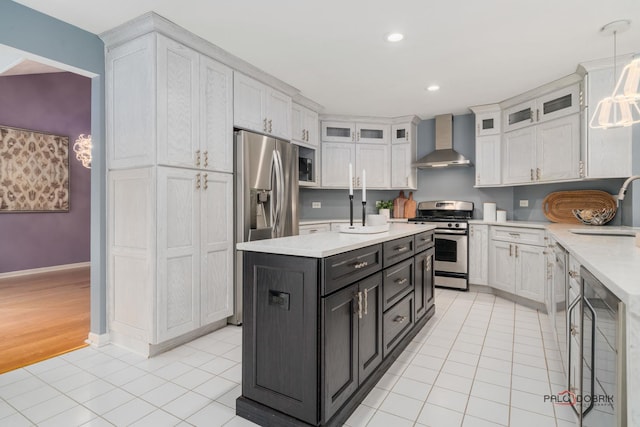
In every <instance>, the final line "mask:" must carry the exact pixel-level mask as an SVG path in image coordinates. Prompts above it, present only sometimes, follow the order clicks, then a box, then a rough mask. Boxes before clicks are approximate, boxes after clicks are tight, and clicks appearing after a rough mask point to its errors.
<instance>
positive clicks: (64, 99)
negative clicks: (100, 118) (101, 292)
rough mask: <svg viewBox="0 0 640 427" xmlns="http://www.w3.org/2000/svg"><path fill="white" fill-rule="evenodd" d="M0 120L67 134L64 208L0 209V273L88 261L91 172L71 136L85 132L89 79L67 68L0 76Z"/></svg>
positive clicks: (87, 128) (88, 129)
mask: <svg viewBox="0 0 640 427" xmlns="http://www.w3.org/2000/svg"><path fill="white" fill-rule="evenodd" d="M0 124H1V125H5V126H12V127H18V128H23V129H30V130H36V131H41V132H47V133H53V134H56V135H63V136H68V137H69V151H70V157H69V169H70V175H71V180H70V183H69V189H70V200H69V212H59V213H0V273H4V272H7V271H17V270H28V269H32V268H40V267H49V266H54V265H62V264H72V263H78V262H88V261H89V247H90V246H89V243H90V236H89V231H90V228H89V227H90V225H89V210H90V202H91V173H90V170H89V169H86V168H84V167H83V166H82V164H81V163H80V162H79V161H77V160H76V158H75V153H74V152H73V149H72V146H73V142H74V141H75V140H76V138H77V137H78V135H80V134H81V133H84V134H90V133H91V80H90V79H89V78H86V77H82V76H79V75H76V74H72V73H53V74H35V75H28V76H8V77H0Z"/></svg>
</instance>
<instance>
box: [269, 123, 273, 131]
mask: <svg viewBox="0 0 640 427" xmlns="http://www.w3.org/2000/svg"><path fill="white" fill-rule="evenodd" d="M271 122H272V120H269V133H271V131H272V130H273V129H272V127H271V124H272V123H271Z"/></svg>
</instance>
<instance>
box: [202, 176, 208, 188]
mask: <svg viewBox="0 0 640 427" xmlns="http://www.w3.org/2000/svg"><path fill="white" fill-rule="evenodd" d="M208 178H209V174H208V173H205V174H204V178H203V179H202V184H203V185H202V188H204V189H205V190H206V189H207V188H209V183H208V182H207V181H208Z"/></svg>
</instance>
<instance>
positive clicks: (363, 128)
mask: <svg viewBox="0 0 640 427" xmlns="http://www.w3.org/2000/svg"><path fill="white" fill-rule="evenodd" d="M389 131H390V128H389V125H384V124H377V123H356V142H363V143H366V144H388V143H389Z"/></svg>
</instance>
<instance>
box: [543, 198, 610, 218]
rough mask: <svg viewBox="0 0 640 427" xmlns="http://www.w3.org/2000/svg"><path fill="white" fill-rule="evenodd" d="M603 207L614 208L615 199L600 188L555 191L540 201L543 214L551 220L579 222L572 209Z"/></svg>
mask: <svg viewBox="0 0 640 427" xmlns="http://www.w3.org/2000/svg"><path fill="white" fill-rule="evenodd" d="M603 208H608V209H613V210H616V201H615V199H614V198H613V196H612V195H611V194H609V193H607V192H606V191H600V190H577V191H555V192H553V193H549V194H547V197H545V198H544V200H543V201H542V211H543V212H544V216H546V217H547V219H548V220H549V221H551V222H563V223H570V224H581V222H580V221H579V220H578V219H577V218H576V217H575V216H574V215H573V212H572V210H573V209H603Z"/></svg>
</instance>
